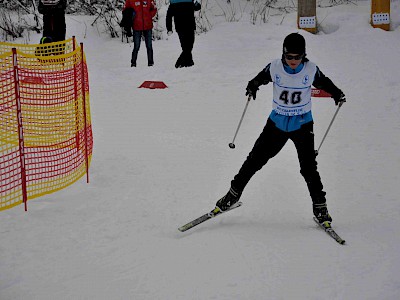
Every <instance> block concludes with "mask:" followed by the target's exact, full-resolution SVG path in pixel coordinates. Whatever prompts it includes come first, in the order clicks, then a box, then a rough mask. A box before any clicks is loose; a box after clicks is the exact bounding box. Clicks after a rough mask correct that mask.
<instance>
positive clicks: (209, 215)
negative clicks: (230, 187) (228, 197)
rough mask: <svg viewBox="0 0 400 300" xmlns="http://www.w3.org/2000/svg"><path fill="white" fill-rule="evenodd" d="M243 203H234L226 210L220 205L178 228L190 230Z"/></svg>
mask: <svg viewBox="0 0 400 300" xmlns="http://www.w3.org/2000/svg"><path fill="white" fill-rule="evenodd" d="M241 205H242V202H237V203H235V204H234V205H232V206H231V207H230V208H229V209H227V210H225V211H221V210H220V209H219V208H218V207H215V208H214V209H213V210H212V211H210V212H209V213H206V214H204V215H202V216H200V217H198V218H197V219H194V220H193V221H191V222H189V223H187V224H185V225H183V226H181V227H179V228H178V230H179V231H181V232H184V231H186V230H189V229H191V228H193V227H195V226H197V225H199V224H201V223H203V222H205V221H207V220H210V219H212V218H214V217H216V216H219V215H221V214H223V213H226V212H228V211H230V210H232V209H235V208H238V207H240V206H241Z"/></svg>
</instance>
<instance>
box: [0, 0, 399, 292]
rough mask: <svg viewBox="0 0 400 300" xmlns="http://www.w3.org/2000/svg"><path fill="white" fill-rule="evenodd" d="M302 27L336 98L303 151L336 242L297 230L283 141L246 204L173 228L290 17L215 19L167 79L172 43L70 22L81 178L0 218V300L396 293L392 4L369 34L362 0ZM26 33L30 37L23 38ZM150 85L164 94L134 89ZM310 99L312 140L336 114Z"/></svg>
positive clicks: (223, 170)
mask: <svg viewBox="0 0 400 300" xmlns="http://www.w3.org/2000/svg"><path fill="white" fill-rule="evenodd" d="M318 15H319V16H320V17H319V20H323V22H322V24H321V27H322V28H321V32H320V33H319V34H317V35H312V34H309V33H307V32H302V34H303V35H304V36H305V38H306V41H307V53H308V57H309V58H310V59H311V60H313V61H314V62H316V63H317V64H318V66H319V67H320V68H321V70H322V71H323V72H324V73H325V74H326V75H327V76H329V77H330V78H331V79H332V80H333V81H334V82H335V83H336V84H337V85H338V86H339V87H340V88H341V89H342V90H343V91H344V92H345V94H346V96H347V99H348V102H347V103H346V104H345V105H344V106H343V107H342V109H341V110H340V112H339V114H338V117H337V119H336V121H335V123H334V125H333V127H332V129H331V131H330V133H329V135H328V137H327V139H326V141H325V143H324V145H323V146H322V148H321V151H320V154H319V156H318V162H319V171H320V173H321V176H322V180H323V183H324V185H325V190H326V192H327V199H328V205H329V208H330V212H331V214H332V216H333V219H334V223H333V225H334V226H335V228H336V229H337V232H338V233H339V234H341V235H343V237H344V238H345V239H346V241H347V245H345V246H340V245H338V244H336V243H335V242H334V241H333V240H332V239H330V238H329V237H328V236H327V235H326V234H325V233H323V232H322V231H321V230H320V229H319V228H318V227H317V226H316V224H315V223H314V222H313V221H312V211H311V200H310V198H309V196H308V192H307V190H306V185H305V183H304V180H303V178H302V177H301V175H300V173H299V166H298V162H297V156H296V151H295V148H294V146H293V144H292V143H291V142H288V144H287V145H286V146H285V148H284V149H283V150H282V152H281V153H279V155H278V156H277V157H276V158H274V159H273V160H271V161H270V162H269V163H268V165H267V166H266V167H265V168H264V169H262V170H261V171H260V172H258V173H257V174H256V175H255V176H254V178H253V179H252V181H251V182H250V183H249V185H248V186H247V187H246V190H245V192H244V194H243V196H242V200H243V202H244V205H243V207H242V208H240V209H237V210H235V211H233V212H230V213H229V214H226V215H223V216H221V217H218V218H217V219H214V220H211V221H209V222H207V223H204V224H202V225H201V226H199V227H197V228H195V229H193V230H192V231H189V232H187V233H184V234H182V233H180V232H178V230H177V228H178V227H179V226H180V225H183V224H184V223H186V222H187V221H189V220H190V219H193V218H195V217H198V216H199V215H200V214H202V213H205V212H207V211H208V210H210V209H211V208H213V205H214V203H215V202H216V200H217V199H218V197H220V196H222V195H223V194H225V193H226V191H227V190H228V189H229V183H230V180H231V179H232V177H233V176H234V175H235V174H236V172H237V171H238V169H239V168H240V166H241V164H242V162H243V161H244V159H245V157H246V155H247V154H248V152H249V151H250V150H251V148H252V146H253V143H254V141H255V139H256V138H257V137H258V135H259V133H260V132H261V130H262V128H263V126H264V124H265V121H266V118H267V116H268V115H269V112H270V110H271V94H272V89H271V86H270V85H269V86H265V87H262V88H261V89H260V91H259V93H258V95H257V96H258V97H257V100H256V101H252V102H251V103H250V105H249V108H248V111H247V114H246V116H245V119H244V121H243V124H242V127H241V129H240V132H239V134H238V137H237V139H236V149H235V150H231V149H230V148H229V147H228V143H229V142H231V140H232V138H233V135H234V132H235V130H236V126H237V124H238V121H239V118H240V116H241V113H242V111H243V109H244V105H245V102H246V97H245V96H244V90H245V86H246V85H247V82H248V80H250V79H251V78H253V77H254V76H255V75H256V74H257V73H258V72H259V71H260V70H261V69H262V68H263V67H264V66H265V65H266V64H267V63H268V62H269V61H271V60H272V59H274V58H278V57H280V55H281V49H282V41H283V38H284V37H285V36H286V35H287V34H288V33H291V32H293V31H297V29H296V27H295V22H296V13H291V14H289V15H286V17H285V18H284V19H283V20H282V18H281V17H279V16H277V17H276V18H271V20H270V21H269V23H268V24H264V25H256V26H253V25H251V24H249V22H248V20H247V19H243V20H242V21H240V22H236V23H224V22H220V23H218V24H216V25H215V26H214V28H213V30H211V31H210V32H209V33H207V34H203V35H200V36H197V37H196V43H195V49H194V60H195V63H196V65H195V66H194V67H193V68H188V69H180V70H176V69H175V68H174V64H175V60H176V58H177V56H178V55H179V52H180V47H179V42H178V38H177V35H176V34H174V35H172V36H171V37H169V39H168V40H161V41H156V42H155V43H154V44H153V46H154V51H155V53H154V56H155V66H154V67H152V68H148V67H147V64H146V56H145V52H146V51H145V47H144V44H143V45H142V49H141V50H140V53H139V59H138V67H137V68H135V69H132V68H130V66H129V65H130V53H131V51H132V47H133V45H132V44H125V43H121V41H120V40H117V39H113V40H112V39H108V38H107V37H106V36H104V35H101V36H100V35H99V34H98V33H97V30H96V28H93V27H91V26H90V23H91V20H92V19H91V18H90V17H77V16H68V17H67V28H68V35H73V34H74V35H76V37H77V39H78V41H81V42H83V43H84V47H85V52H86V55H87V59H88V64H89V72H90V92H91V110H92V119H93V131H94V154H93V160H92V165H91V168H90V184H86V182H85V180H84V179H83V180H81V181H79V182H77V183H76V184H75V185H73V186H71V187H69V188H68V189H66V190H63V191H60V192H57V193H55V194H51V195H48V196H46V197H42V198H39V199H35V200H33V201H31V202H29V203H28V207H29V211H28V212H27V213H25V212H24V211H23V208H22V206H20V207H16V208H13V209H11V210H7V211H3V212H1V213H0V237H1V242H0V270H1V271H0V299H2V300H3V299H4V300H10V299H139V300H147V299H149V300H152V299H168V300H169V299H171V300H175V299H179V300H180V299H216V300H224V299H240V300H242V299H251V300H253V299H385V300H392V299H393V300H394V299H398V297H399V295H400V280H399V278H400V276H399V275H400V271H399V270H400V255H399V247H400V236H399V234H398V232H397V225H398V220H399V217H400V202H399V194H400V186H399V182H400V180H399V179H400V178H399V175H398V174H399V169H400V157H399V148H400V118H399V116H400V98H399V90H400V73H399V70H400V59H399V49H400V27H399V25H400V4H399V1H392V27H393V30H392V31H391V32H384V31H382V30H378V29H373V28H371V27H370V25H369V23H368V22H369V16H368V15H369V2H368V1H358V5H357V6H355V5H345V6H339V7H333V8H319V9H318ZM31 38H32V39H33V40H38V38H37V39H35V37H31ZM144 80H160V81H164V82H165V83H166V84H167V85H168V87H169V88H168V89H165V90H149V89H138V88H137V87H138V86H139V85H140V84H141V83H142V82H143V81H144ZM335 109H336V107H335V106H334V104H333V100H331V99H322V98H316V99H314V101H313V111H314V113H313V115H314V119H315V134H316V143H317V144H319V142H320V141H321V139H322V136H323V134H324V133H325V130H326V128H327V126H328V124H329V122H330V120H331V118H332V116H333V114H334V112H335Z"/></svg>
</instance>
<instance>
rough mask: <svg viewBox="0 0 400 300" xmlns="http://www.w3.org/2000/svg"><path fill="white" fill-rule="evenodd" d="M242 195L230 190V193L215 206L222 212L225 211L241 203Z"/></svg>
mask: <svg viewBox="0 0 400 300" xmlns="http://www.w3.org/2000/svg"><path fill="white" fill-rule="evenodd" d="M240 195H241V193H238V192H236V191H235V190H234V189H233V188H230V190H229V192H228V193H227V194H226V195H225V196H224V197H222V198H221V199H219V200H218V201H217V203H216V204H215V206H216V207H218V208H219V209H220V210H221V211H225V210H227V209H229V208H230V207H231V206H232V205H234V204H235V203H236V202H238V201H239V198H240Z"/></svg>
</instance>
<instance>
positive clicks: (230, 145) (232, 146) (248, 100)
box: [229, 95, 252, 149]
mask: <svg viewBox="0 0 400 300" xmlns="http://www.w3.org/2000/svg"><path fill="white" fill-rule="evenodd" d="M251 97H252V96H251V95H249V97H248V98H247V102H246V106H245V107H244V110H243V114H242V117H241V118H240V121H239V125H238V127H237V129H236V132H235V136H234V137H233V140H232V143H229V148H231V149H235V139H236V136H237V134H238V131H239V128H240V125H242V121H243V118H244V114H245V113H246V110H247V106H249V103H250V100H251Z"/></svg>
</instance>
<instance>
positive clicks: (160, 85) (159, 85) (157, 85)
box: [139, 81, 167, 89]
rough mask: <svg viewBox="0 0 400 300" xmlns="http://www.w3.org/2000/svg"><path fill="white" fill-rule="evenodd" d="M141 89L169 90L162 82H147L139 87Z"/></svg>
mask: <svg viewBox="0 0 400 300" xmlns="http://www.w3.org/2000/svg"><path fill="white" fill-rule="evenodd" d="M139 88H146V89H165V88H167V85H166V84H165V83H164V82H162V81H145V82H143V83H142V84H141V85H140V86H139Z"/></svg>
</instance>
